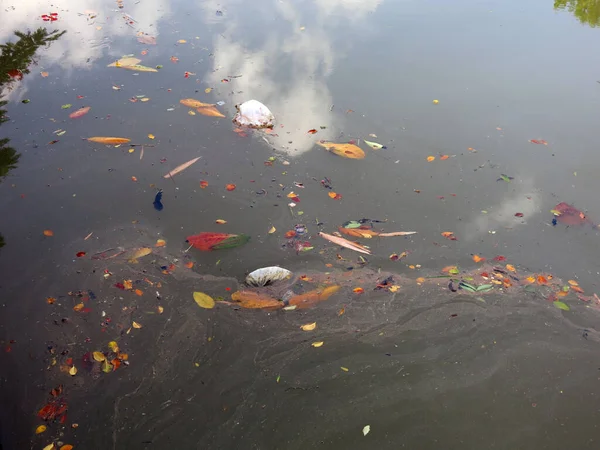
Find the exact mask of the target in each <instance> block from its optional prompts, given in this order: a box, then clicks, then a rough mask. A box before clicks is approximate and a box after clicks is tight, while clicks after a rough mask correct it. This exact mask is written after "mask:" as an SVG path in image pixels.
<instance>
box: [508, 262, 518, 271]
mask: <svg viewBox="0 0 600 450" xmlns="http://www.w3.org/2000/svg"><path fill="white" fill-rule="evenodd" d="M506 270H508V271H509V272H516V271H517V269H515V266H513V265H512V264H507V265H506Z"/></svg>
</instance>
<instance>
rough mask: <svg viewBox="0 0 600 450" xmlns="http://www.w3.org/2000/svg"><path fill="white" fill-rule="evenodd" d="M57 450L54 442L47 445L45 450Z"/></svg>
mask: <svg viewBox="0 0 600 450" xmlns="http://www.w3.org/2000/svg"><path fill="white" fill-rule="evenodd" d="M55 448H56V447H55V446H54V442H52V443H51V444H48V445H46V446H45V447H44V449H43V450H54V449H55Z"/></svg>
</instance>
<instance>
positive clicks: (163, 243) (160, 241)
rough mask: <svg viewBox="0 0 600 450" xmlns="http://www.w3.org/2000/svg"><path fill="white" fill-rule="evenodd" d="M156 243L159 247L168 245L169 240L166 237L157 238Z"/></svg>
mask: <svg viewBox="0 0 600 450" xmlns="http://www.w3.org/2000/svg"><path fill="white" fill-rule="evenodd" d="M155 245H156V246H157V247H164V246H165V245H167V241H165V240H164V239H157V241H156V244H155Z"/></svg>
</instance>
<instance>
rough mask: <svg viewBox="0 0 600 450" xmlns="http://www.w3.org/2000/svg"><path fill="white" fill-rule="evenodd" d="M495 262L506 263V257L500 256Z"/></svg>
mask: <svg viewBox="0 0 600 450" xmlns="http://www.w3.org/2000/svg"><path fill="white" fill-rule="evenodd" d="M494 261H498V262H500V261H506V256H502V255H498V256H496V257H495V258H494Z"/></svg>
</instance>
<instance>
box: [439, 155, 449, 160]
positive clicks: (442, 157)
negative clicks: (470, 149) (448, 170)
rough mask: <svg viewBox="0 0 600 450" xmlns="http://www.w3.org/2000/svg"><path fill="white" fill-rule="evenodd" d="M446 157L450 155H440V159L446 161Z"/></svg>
mask: <svg viewBox="0 0 600 450" xmlns="http://www.w3.org/2000/svg"><path fill="white" fill-rule="evenodd" d="M448 158H450V155H442V156H440V161H446V160H447V159H448Z"/></svg>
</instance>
